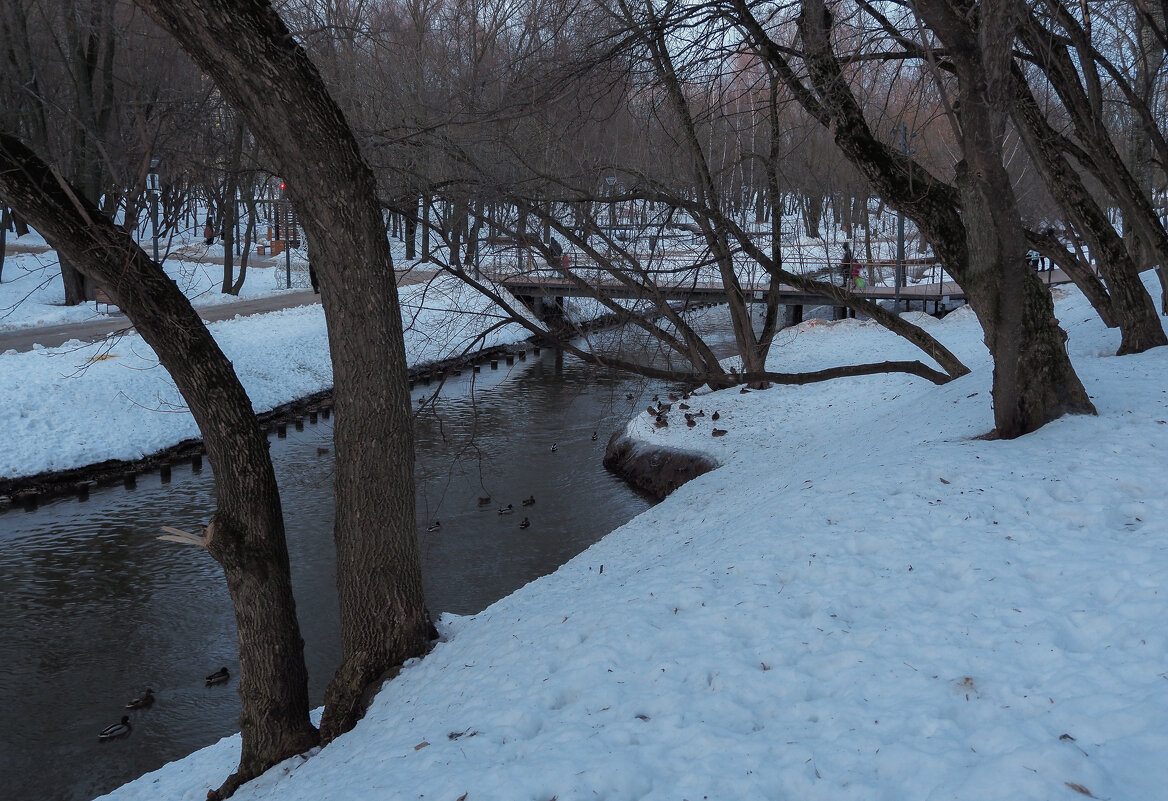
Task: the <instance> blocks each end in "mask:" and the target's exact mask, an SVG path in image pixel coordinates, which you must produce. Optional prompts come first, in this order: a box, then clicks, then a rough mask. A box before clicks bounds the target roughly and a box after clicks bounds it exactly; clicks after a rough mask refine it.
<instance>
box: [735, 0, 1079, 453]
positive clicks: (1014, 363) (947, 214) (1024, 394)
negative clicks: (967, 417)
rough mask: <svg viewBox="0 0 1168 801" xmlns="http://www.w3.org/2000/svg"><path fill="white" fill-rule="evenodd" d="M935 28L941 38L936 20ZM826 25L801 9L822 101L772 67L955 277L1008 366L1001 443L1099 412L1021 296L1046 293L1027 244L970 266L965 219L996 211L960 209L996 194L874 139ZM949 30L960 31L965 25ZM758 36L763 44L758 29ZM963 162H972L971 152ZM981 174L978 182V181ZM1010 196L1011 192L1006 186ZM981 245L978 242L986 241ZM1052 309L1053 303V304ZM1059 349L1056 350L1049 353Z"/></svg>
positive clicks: (999, 417) (988, 139) (998, 244)
mask: <svg viewBox="0 0 1168 801" xmlns="http://www.w3.org/2000/svg"><path fill="white" fill-rule="evenodd" d="M923 7H924V4H923V3H922V8H923ZM930 23H931V27H933V29H934V30H936V26H935V25H934V24H932V23H933V21H932V20H930ZM755 24H756V25H757V23H755ZM830 24H831V20H830V15H828V13H827V11H826V9H825V7H824V4H823V2H822V0H803V11H802V14H801V16H800V18H799V30H800V33H801V34H802V38H803V44H804V50H805V56H806V62H807V65H808V72H809V75H810V77H811V81H812V84H813V85H814V87H815V89H816V90H817V92H819V95H820V98H822V99H818V98H816V97H814V96H811V95H809V94H808V93H807V89H806V87H805V86H803V85H802V84H801V83H800V82H799V81H798V78H797V77H795V76H794V74H793V73H792V72H791V71H790V69H789V67H788V66H787V65H786V62H785V60H782V61H781V62H780V61H776V63H775V66H776V69H777V70H779V72H780V74H782V75H783V77H784V80H786V81H787V82H788V86H789V87H790V88H792V89H793V90H794V93H795V94H796V97H797V98H798V99H799V100H800V102H802V103H804V104H805V106H806V107H808V110H809V111H811V113H813V114H814V115H815V116H816V117H817V118H818V119H821V121H824V122H827V121H830V124H831V125H832V128H833V131H834V135H835V141H836V143H837V144H838V145H839V146H840V149H841V150H843V152H844V154H845V155H846V156H847V157H848V159H849V160H850V161H852V163H853V164H855V165H856V167H857V168H859V169H860V170H861V171H862V172H863V173H864V175H865V176H866V177H867V178H868V180H869V181H870V182H871V183H872V185H873V186H874V187H875V188H876V189H877V190H878V192H879V193H880V195H881V196H882V197H884V198H885V199H886V200H887V201H888V203H889V204H890V205H892V206H893V207H894V208H899V209H901V210H903V211H904V213H905V214H906V215H908V216H909V217H911V218H912V219H913V220H914V222H916V223H917V227H918V228H919V229H920V230H921V233H922V235H923V236H924V237H925V238H926V239H927V240H928V241H929V242H931V243H932V244H933V247H934V250H935V252H936V253H937V255H938V257H940V259H941V261H942V263H943V264H944V265H945V267H946V269H947V270H948V271H949V273H950V275H952V276H953V277H954V279H955V280H956V281H957V282H958V283H959V284H960V285H961V286H962V288H963V289H965V291H966V292H967V293H968V296H969V303H970V306H971V307H972V308H973V310H974V311H975V312H976V313H977V316H978V321H979V322H980V323H981V326H982V329H983V331H984V332H985V339H986V345H987V346H988V347H989V349H990V353H991V354H992V356H993V358H994V361H995V365H997V362H998V361H999V360H1002V361H1003V363H1002V365H1001V366H1000V367H998V366H995V370H994V422H995V426H996V431H997V434H998V435H999V436H1002V437H1016V436H1020V435H1022V434H1025V433H1028V432H1029V431H1033V430H1034V429H1035V428H1037V427H1038V426H1040V425H1042V424H1043V423H1045V422H1047V421H1049V420H1052V419H1054V418H1056V417H1058V416H1059V415H1062V414H1065V413H1067V412H1072V411H1073V412H1084V413H1090V412H1093V411H1094V407H1093V406H1092V405H1091V402H1090V400H1089V399H1088V398H1087V394H1086V392H1085V391H1084V389H1083V386H1082V383H1081V382H1080V381H1079V379H1078V377H1077V376H1076V375H1075V373H1074V368H1073V366H1072V365H1071V363H1070V359H1069V357H1068V355H1067V353H1066V351H1065V349H1064V348H1062V347H1061V341H1060V340H1061V337H1062V332H1061V331H1060V330H1059V329H1058V327H1057V321H1056V320H1055V319H1054V317H1053V314H1051V313H1049V309H1050V308H1051V307H1049V306H1047V307H1043V305H1042V304H1041V303H1035V302H1030V300H1029V298H1028V299H1027V300H1025V301H1024V300H1023V297H1022V290H1023V289H1024V288H1026V289H1027V292H1029V286H1030V284H1031V282H1033V286H1034V288H1036V289H1037V290H1038V291H1042V292H1045V291H1046V290H1045V288H1044V287H1042V286H1041V284H1039V283H1038V280H1037V278H1036V277H1035V276H1034V275H1033V274H1029V275H1027V274H1025V273H1024V272H1023V271H1022V269H1021V268H1022V266H1023V264H1024V259H1023V256H1024V253H1025V247H1024V244H1019V243H1018V242H1016V241H1015V240H1016V239H1017V237H1016V236H1013V235H1012V234H1010V233H1009V232H1006V231H998V232H997V233H991V234H987V235H988V236H992V237H993V238H995V239H996V240H997V241H995V242H994V243H993V250H992V256H993V261H992V263H988V262H984V261H981V260H982V259H984V257H985V255H986V254H984V253H980V252H979V254H978V258H979V263H978V264H974V263H973V261H972V260H971V252H970V241H969V240H968V237H967V231H966V223H965V222H963V220H969V219H970V217H971V216H972V215H975V214H983V215H984V214H986V213H988V212H990V211H995V210H996V206H995V204H994V202H990V203H989V206H988V207H980V208H963V207H962V201H963V200H964V201H967V202H968V201H969V200H972V199H976V198H977V197H978V196H983V197H987V198H992V195H986V192H987V191H990V190H989V186H988V185H986V186H980V185H977V184H973V183H971V184H969V185H968V187H966V188H965V190H963V191H962V193H961V194H960V195H959V194H958V193H957V192H956V191H954V189H953V188H952V187H949V186H947V185H945V184H942V183H941V182H939V181H937V180H936V179H934V178H933V177H932V176H931V175H929V174H928V173H926V172H925V171H923V170H921V169H920V167H919V166H918V165H916V164H915V163H914V162H912V161H911V160H910V159H908V158H907V157H904V156H898V155H897V154H895V153H893V152H892V151H890V149H889V148H888V147H886V146H885V145H883V144H882V143H880V142H878V141H877V140H876V139H875V137H873V136H872V132H871V130H870V129H869V128H868V125H867V122H866V121H865V120H864V116H863V113H862V112H861V110H860V107H859V105H858V103H857V102H856V100H855V97H854V96H853V95H852V93H851V91H850V90H849V88H848V85H847V83H846V81H845V79H844V76H843V75H842V72H841V69H840V65H839V62H838V60H837V59H836V57H835V54H834V52H832V50H831V47H830V44H829V39H828V29H829V27H830ZM951 24H952V25H960V23H959V22H952V23H951ZM756 30H758V33H761V34H762V35H763V36H765V32H763V31H761V29H756ZM959 30H960V29H959ZM939 35H942V34H939ZM767 41H769V40H767ZM947 44H948V42H947ZM763 50H764V52H767V54H768V55H770V56H772V58H775V59H781V54H778V53H777V51H776V50H775V49H774V48H773V47H770V48H768V47H767V46H766V45H765V43H764V47H763ZM983 88H984V87H983ZM964 113H965V112H964V111H963V114H964ZM969 113H971V114H976V113H978V110H977V109H976V108H974V109H970V111H969ZM963 132H964V126H963ZM979 135H981V136H982V137H983V138H984V139H985V143H979V144H978V145H977V147H978V150H977V151H976V152H977V154H978V158H979V159H982V158H984V154H985V153H986V151H987V150H992V134H991V133H990V132H988V131H987V132H985V133H983V134H979ZM966 156H967V158H968V157H969V156H970V153H967V154H966ZM996 163H997V165H998V166H997V168H996V169H999V170H1000V169H1001V165H1000V161H998V162H996ZM969 166H970V167H971V169H976V170H990V169H995V168H994V167H993V164H991V163H989V162H985V163H983V162H982V161H979V162H978V164H977V165H976V167H975V166H974V165H972V164H971V165H969ZM981 175H989V173H988V172H983V173H982V174H981ZM981 175H979V176H977V177H978V178H979V179H980V178H981ZM995 185H997V184H996V183H995ZM1005 187H1006V188H1007V189H1008V188H1009V184H1008V182H1007V183H1006V184H1005ZM1011 208H1012V207H1011ZM995 213H1005V210H1004V209H1002V210H996V211H995ZM1004 219H1005V218H1003V217H998V218H996V219H989V218H987V219H983V220H981V221H980V223H981V224H983V225H990V226H1001V225H1015V224H1016V225H1017V227H1018V228H1019V230H1020V223H1018V222H1016V223H1005V222H1004ZM1003 236H1004V238H1003ZM976 238H977V239H978V240H979V241H980V239H981V235H979V236H978V237H976ZM1020 273H1021V275H1020ZM1047 303H1048V304H1049V303H1050V301H1049V299H1048V300H1047ZM1055 342H1058V343H1059V347H1057V348H1055V347H1052V343H1055ZM1045 359H1050V360H1053V361H1052V362H1051V363H1050V364H1048V365H1044V366H1043V367H1042V369H1036V370H1032V371H1030V372H1025V373H1024V372H1022V371H1023V370H1024V369H1026V368H1027V367H1032V366H1035V365H1041V364H1043V362H1044V360H1045Z"/></svg>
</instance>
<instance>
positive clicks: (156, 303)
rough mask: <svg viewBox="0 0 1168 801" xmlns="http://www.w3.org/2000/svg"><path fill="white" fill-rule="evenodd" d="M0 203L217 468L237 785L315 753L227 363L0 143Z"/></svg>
mask: <svg viewBox="0 0 1168 801" xmlns="http://www.w3.org/2000/svg"><path fill="white" fill-rule="evenodd" d="M0 191H2V192H3V193H4V195H5V197H6V198H7V199H8V201H9V202H10V203H12V204H13V206H14V207H16V208H19V209H20V210H21V213H22V214H23V215H25V216H27V218H28V219H29V220H30V221H31V222H32V223H33V225H34V226H35V227H36V228H37V230H38V231H40V232H41V233H42V234H43V235H44V236H45V238H46V239H47V240H48V241H49V242H51V243H52V244H53V245H54V246H55V247H56V248H57V250H58V251H59V252H60V253H61V254H62V255H63V256H65V257H67V258H69V259H70V260H71V261H72V262H73V263H74V264H76V265H77V266H78V267H79V268H80V269H82V270H84V271H85V272H86V273H88V274H89V275H90V276H91V277H92V278H93V279H94V280H95V281H96V282H97V283H99V284H100V285H101V286H102V287H103V288H104V289H105V290H106V291H107V292H108V293H109V295H110V297H111V298H113V299H114V301H115V302H116V303H117V304H118V306H119V307H120V308H122V309H123V310H124V311H125V312H126V314H127V316H128V317H129V318H130V320H131V321H133V323H134V325H135V327H136V328H137V330H138V331H139V333H140V334H141V335H142V338H143V339H144V340H145V341H146V342H147V344H149V345H150V346H151V347H152V348H154V351H155V353H156V354H157V356H158V359H159V361H160V362H161V363H162V365H163V366H164V367H165V368H166V369H167V371H168V372H169V373H170V374H171V376H172V377H173V378H174V381H175V384H176V385H177V386H178V388H179V391H180V392H182V395H183V398H184V399H185V400H186V402H187V404H188V406H189V407H190V410H191V414H192V415H193V416H194V417H195V421H196V422H197V423H198V425H199V430H200V432H201V433H202V435H203V441H204V444H205V445H206V447H207V455H208V458H209V460H210V462H211V464H212V465H213V466H214V468H215V475H216V482H215V491H216V500H217V506H216V510H215V513H214V515H213V516H212V518H211V521H210V524H209V525H208V527H207V542H206V545H205V547H206V548H207V551H208V552H209V553H210V554H211V556H212V557H213V558H214V559H215V560H216V561H217V562H219V564H220V565H222V567H223V572H224V575H225V577H226V579H227V586H228V590H229V592H230V595H231V600H232V603H233V604H234V607H235V615H236V624H237V627H238V632H239V659H240V665H241V676H240V684H239V694H240V700H241V701H242V712H241V715H240V730H241V733H242V739H243V747H242V753H241V755H240V762H239V768H238V770H237V772H236V773H235V774H234V775H233V776H232V777H231V779H229V780H228V783H227V784H226V785H225V787H227V788H228V792H227V793H226V794H227V795H229V794H230V791H231V790H234V788H235V786H238V783H239V782H240V781H246V780H247V779H249V778H252V777H254V776H257V775H259V774H260V773H262V772H263V771H264V770H266V769H267V768H269V767H271V766H272V765H274V764H276V763H277V762H279V761H281V760H284V759H286V758H288V757H290V756H293V755H294V754H297V753H300V752H303V751H305V750H307V749H309V748H311V747H312V746H313V745H315V744H316V742H317V733H316V730H315V729H314V728H313V727H312V724H311V723H310V722H309V719H308V711H309V710H308V673H307V670H306V668H305V664H304V654H303V649H304V643H303V640H302V639H301V637H300V629H299V625H298V624H297V621H296V604H295V600H294V599H293V596H292V583H291V574H290V571H289V563H288V550H287V545H286V543H285V539H284V521H283V516H282V513H281V509H280V496H279V490H278V488H277V486H276V478H275V473H274V471H273V470H272V464H271V460H270V458H269V456H268V443H267V440H266V438H265V437H264V435H263V432H262V431H261V430H260V427H259V423H258V421H257V420H256V418H255V414H254V412H253V411H252V406H251V401H250V399H249V398H248V397H247V393H246V392H245V391H244V389H243V386H242V384H240V382H239V379H238V377H237V376H236V375H235V371H234V369H233V368H232V366H231V362H230V361H228V360H227V357H226V356H224V355H223V353H222V351H220V350H219V346H218V345H217V344H216V342H215V340H214V339H213V338H212V337H211V335H210V334H209V333H208V332H207V329H206V327H205V326H204V325H203V324H202V321H201V320H200V318H199V316H198V314H197V313H196V312H195V311H194V309H192V308H191V305H190V303H189V302H188V301H187V299H186V298H185V297H184V296H183V294H182V292H180V291H179V289H178V287H177V286H176V285H175V284H174V282H173V281H172V280H170V279H169V278H168V277H167V276H166V274H165V273H164V272H163V271H162V269H161V268H160V267H159V266H158V265H157V264H156V263H154V262H153V261H151V260H150V258H149V257H148V256H147V255H146V253H145V252H144V251H143V250H142V249H141V248H140V247H138V246H137V245H136V244H135V243H134V242H133V240H132V239H131V238H130V237H129V235H128V234H126V232H124V231H122V230H120V229H118V228H116V227H115V226H114V225H113V224H112V223H111V222H110V221H109V220H108V219H107V218H106V217H105V216H104V215H102V214H101V212H99V211H98V209H97V207H96V206H94V205H93V204H92V203H90V202H89V201H88V200H86V199H85V197H84V196H83V195H82V194H81V193H80V192H79V191H77V190H75V189H74V188H73V187H71V186H70V185H69V184H68V183H66V182H65V180H64V179H63V178H61V177H60V175H59V174H57V173H55V172H53V171H52V170H50V169H49V168H48V167H46V165H44V164H43V163H42V162H41V161H40V160H39V159H38V158H37V157H36V156H35V155H34V154H33V153H32V152H31V151H29V150H28V149H27V148H25V147H24V146H23V145H22V144H20V143H19V142H18V141H16V140H15V139H13V138H11V137H8V136H3V135H0Z"/></svg>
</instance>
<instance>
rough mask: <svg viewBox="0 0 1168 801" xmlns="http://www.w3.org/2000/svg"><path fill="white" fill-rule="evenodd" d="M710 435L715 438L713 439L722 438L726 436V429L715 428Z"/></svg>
mask: <svg viewBox="0 0 1168 801" xmlns="http://www.w3.org/2000/svg"><path fill="white" fill-rule="evenodd" d="M710 434H711V435H712V436H715V437H724V436H726V429H724V428H715V429H714V430H713V431H711V432H710Z"/></svg>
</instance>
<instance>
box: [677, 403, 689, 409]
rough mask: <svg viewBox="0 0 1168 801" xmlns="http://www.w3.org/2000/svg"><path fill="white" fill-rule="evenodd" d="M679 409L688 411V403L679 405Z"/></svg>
mask: <svg viewBox="0 0 1168 801" xmlns="http://www.w3.org/2000/svg"><path fill="white" fill-rule="evenodd" d="M677 408H679V409H682V410H684V409H688V408H689V404H688V403H679V404H677Z"/></svg>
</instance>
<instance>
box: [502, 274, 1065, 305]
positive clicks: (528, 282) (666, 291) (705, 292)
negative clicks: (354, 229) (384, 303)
mask: <svg viewBox="0 0 1168 801" xmlns="http://www.w3.org/2000/svg"><path fill="white" fill-rule="evenodd" d="M1039 277H1040V278H1041V279H1042V281H1043V283H1046V284H1050V285H1055V284H1064V283H1068V282H1069V280H1070V279H1069V278H1067V276H1066V275H1065V274H1064V273H1063V272H1062V270H1050V271H1046V272H1042V273H1039ZM495 280H496V282H497V283H499V284H501V285H502V286H505V287H506V288H507V289H508V290H509V291H510V292H511V293H512V294H514V295H527V296H537V297H586V296H591V294H592V293H593V292H595V291H596V290H597V289H599V290H601V291H602V292H603V293H604V294H605V295H606V296H607V297H611V298H622V299H648V298H650V297H652V296H653V295H652V294H651V293H650V291H649V290H648V289H646V288H644V287H640V286H629V285H628V284H624V283H621V282H620V281H616V280H614V279H611V278H609V279H601V280H597V281H589V282H588V286H587V288H584V287H581V286H580V285H579V284H578V283H576V282H573V281H569V280H567V279H565V278H559V277H552V276H547V275H532V274H520V275H511V276H499V277H497V278H496V279H495ZM659 280H660V279H659ZM742 290H743V293H744V294H745V295H746V297H747V300H748V302H755V303H759V302H763V301H764V300H765V299H766V295H767V293H768V292H769V291H770V283H769V282H766V283H756V284H744V285H743V286H742ZM656 292H658V293H659V294H660V296H661V297H663V298H664V299H665V300H693V301H697V302H717V301H721V300H725V297H726V290H725V288H724V287H723V286H722V284H721V283H713V282H702V283H694V282H692V281H690V282H685V283H680V282H679V283H676V284H672V285H670V284H661V283H658V284H657V286H656ZM850 294H852V295H854V296H856V297H861V298H864V299H866V300H894V299H896V298H897V297H899V298H900V299H901V300H906V301H910V302H911V301H930V300H933V301H939V300H943V299H947V300H948V301H952V302H963V301H964V300H965V292H964V290H962V289H961V287H960V286H958V285H957V283H956V282H954V281H945V282H943V283H937V282H932V283H916V284H909V285H907V286H902V287H900V291H899V293H898V292H897V289H896V288H895V287H890V286H883V285H877V286H869V287H865V288H864V289H852V290H850ZM779 302H780V303H783V304H796V303H803V304H807V305H831V304H832V303H833V302H834V301H833V300H832V299H831V298H828V297H827V296H825V295H823V294H821V293H816V292H807V291H805V290H802V289H797V288H795V287H793V286H789V285H787V284H781V285H780V286H779Z"/></svg>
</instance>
